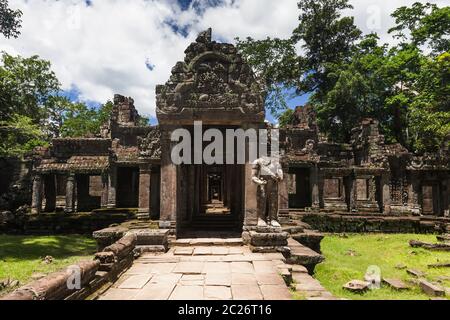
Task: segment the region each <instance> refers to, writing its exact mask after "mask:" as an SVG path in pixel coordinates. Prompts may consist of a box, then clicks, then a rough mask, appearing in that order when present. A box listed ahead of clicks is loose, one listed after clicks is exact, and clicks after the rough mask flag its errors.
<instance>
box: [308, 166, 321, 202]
mask: <svg viewBox="0 0 450 320" xmlns="http://www.w3.org/2000/svg"><path fill="white" fill-rule="evenodd" d="M309 180H310V184H311V203H312V205H311V206H312V208H313V209H319V208H320V193H319V168H318V167H317V165H316V164H315V165H314V166H313V167H312V168H311V171H310V179H309Z"/></svg>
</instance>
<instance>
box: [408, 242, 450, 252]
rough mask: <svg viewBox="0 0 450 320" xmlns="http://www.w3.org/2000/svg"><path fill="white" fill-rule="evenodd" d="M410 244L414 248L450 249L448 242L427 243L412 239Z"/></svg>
mask: <svg viewBox="0 0 450 320" xmlns="http://www.w3.org/2000/svg"><path fill="white" fill-rule="evenodd" d="M409 245H410V246H411V247H413V248H424V249H427V250H435V251H450V244H448V243H427V242H422V241H417V240H410V241H409Z"/></svg>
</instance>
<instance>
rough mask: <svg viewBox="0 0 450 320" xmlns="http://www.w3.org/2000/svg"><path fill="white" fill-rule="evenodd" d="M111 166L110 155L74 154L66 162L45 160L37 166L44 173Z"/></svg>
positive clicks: (92, 170)
mask: <svg viewBox="0 0 450 320" xmlns="http://www.w3.org/2000/svg"><path fill="white" fill-rule="evenodd" d="M108 168H109V157H108V156H73V157H70V158H69V160H67V161H66V162H55V161H54V160H43V161H42V162H41V164H40V165H39V166H38V167H37V168H36V171H38V172H42V173H55V172H58V173H59V172H61V173H66V172H75V173H85V172H101V171H104V170H107V169H108Z"/></svg>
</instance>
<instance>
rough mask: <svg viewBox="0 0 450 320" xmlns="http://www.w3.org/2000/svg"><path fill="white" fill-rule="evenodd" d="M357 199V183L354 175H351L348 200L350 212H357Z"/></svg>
mask: <svg viewBox="0 0 450 320" xmlns="http://www.w3.org/2000/svg"><path fill="white" fill-rule="evenodd" d="M357 199H358V190H357V181H356V175H355V174H354V173H353V174H352V175H351V176H350V199H349V200H350V212H356V211H358V205H357Z"/></svg>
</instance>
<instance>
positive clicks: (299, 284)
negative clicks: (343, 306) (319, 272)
mask: <svg viewBox="0 0 450 320" xmlns="http://www.w3.org/2000/svg"><path fill="white" fill-rule="evenodd" d="M292 281H293V283H292V285H291V286H292V287H293V288H294V289H295V291H296V292H298V293H299V294H300V295H301V296H302V297H303V298H305V299H306V300H338V299H337V298H336V297H334V296H333V295H332V294H331V293H330V292H329V291H327V290H326V289H325V288H324V287H323V286H322V285H321V284H320V282H319V281H318V280H317V279H314V278H313V277H312V276H310V275H309V274H308V272H307V270H306V268H304V269H302V268H300V267H299V266H294V267H293V268H292Z"/></svg>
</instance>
